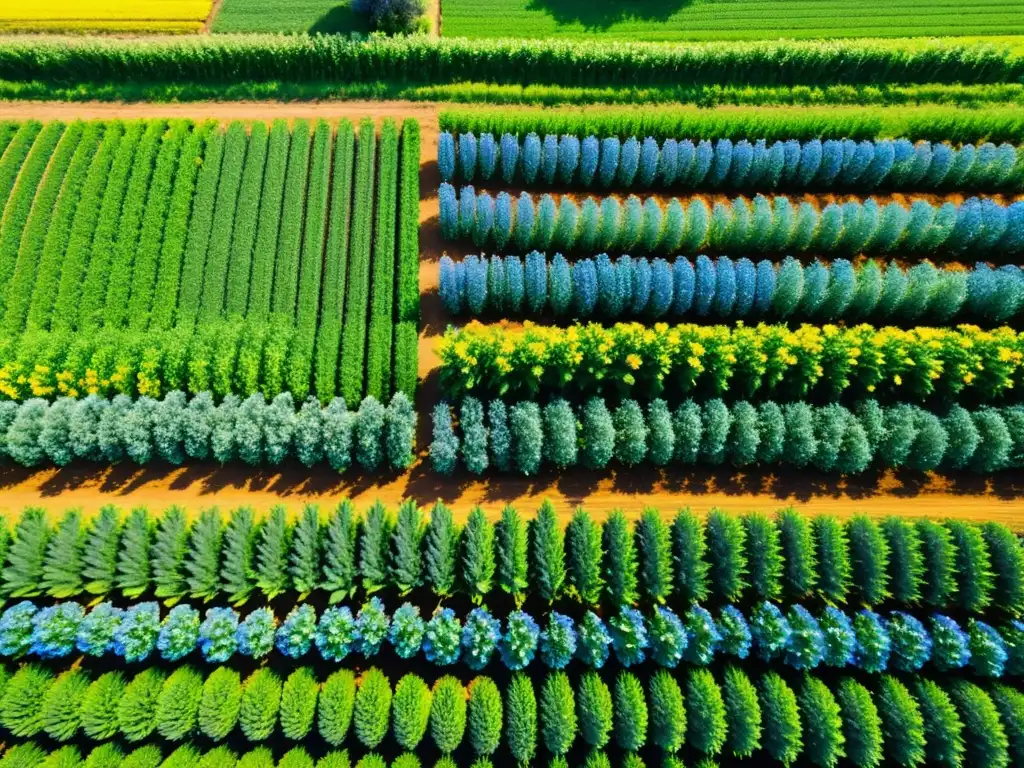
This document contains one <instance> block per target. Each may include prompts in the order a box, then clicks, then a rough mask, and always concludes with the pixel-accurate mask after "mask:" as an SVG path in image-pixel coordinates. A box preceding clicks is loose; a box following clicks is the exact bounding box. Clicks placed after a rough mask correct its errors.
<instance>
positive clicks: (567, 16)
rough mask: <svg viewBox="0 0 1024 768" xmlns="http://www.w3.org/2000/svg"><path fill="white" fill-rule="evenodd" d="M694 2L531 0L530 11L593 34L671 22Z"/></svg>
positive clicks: (660, 0) (674, 0)
mask: <svg viewBox="0 0 1024 768" xmlns="http://www.w3.org/2000/svg"><path fill="white" fill-rule="evenodd" d="M693 3H694V0H643V2H639V3H623V2H621V1H620V0H529V2H528V3H527V5H526V9H527V10H528V11H540V12H543V13H545V14H547V15H548V16H550V17H551V18H552V19H554V21H555V22H556V23H557V24H559V25H560V26H563V25H571V24H579V25H581V26H582V27H584V28H585V29H587V30H590V31H595V32H598V31H604V30H607V29H608V28H609V27H612V26H613V25H615V24H621V23H623V22H626V21H641V22H661V23H664V22H667V21H668V20H669V19H670V18H672V16H674V15H675V14H676V13H678V12H679V11H680V10H682V9H683V8H686V7H688V6H690V5H693Z"/></svg>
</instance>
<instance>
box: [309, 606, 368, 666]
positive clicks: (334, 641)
mask: <svg viewBox="0 0 1024 768" xmlns="http://www.w3.org/2000/svg"><path fill="white" fill-rule="evenodd" d="M316 648H317V650H318V651H319V652H320V655H321V656H322V657H323V658H324V659H325V660H326V661H341V660H342V659H344V658H346V657H347V656H348V655H349V654H350V653H353V652H355V651H357V650H358V649H359V626H358V624H357V623H356V619H355V617H354V616H353V615H352V610H351V609H350V608H349V607H348V606H347V605H346V606H343V607H340V608H339V607H337V606H331V607H330V608H328V609H327V610H325V611H324V612H323V614H322V615H321V616H320V621H319V623H318V624H317V628H316Z"/></svg>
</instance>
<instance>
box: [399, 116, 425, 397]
mask: <svg viewBox="0 0 1024 768" xmlns="http://www.w3.org/2000/svg"><path fill="white" fill-rule="evenodd" d="M400 174H401V175H400V176H399V179H398V284H397V287H396V290H397V292H398V293H397V296H398V298H397V312H396V315H395V318H396V322H395V390H396V391H398V392H404V393H405V394H406V396H407V397H409V398H410V399H412V398H413V397H414V396H415V394H416V382H417V379H418V377H419V327H420V124H419V123H418V122H416V121H415V120H406V121H405V123H403V124H402V159H401V167H400Z"/></svg>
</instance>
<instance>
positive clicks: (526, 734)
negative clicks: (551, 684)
mask: <svg viewBox="0 0 1024 768" xmlns="http://www.w3.org/2000/svg"><path fill="white" fill-rule="evenodd" d="M505 740H506V743H507V744H508V749H509V753H510V754H511V755H512V758H513V759H514V760H516V761H518V762H519V763H527V762H529V761H530V760H532V759H533V756H534V754H535V753H536V751H537V698H536V696H535V695H534V692H533V683H531V682H530V678H528V677H526V676H525V675H523V674H517V675H514V676H513V677H512V680H511V681H510V682H509V685H508V688H507V689H506V692H505Z"/></svg>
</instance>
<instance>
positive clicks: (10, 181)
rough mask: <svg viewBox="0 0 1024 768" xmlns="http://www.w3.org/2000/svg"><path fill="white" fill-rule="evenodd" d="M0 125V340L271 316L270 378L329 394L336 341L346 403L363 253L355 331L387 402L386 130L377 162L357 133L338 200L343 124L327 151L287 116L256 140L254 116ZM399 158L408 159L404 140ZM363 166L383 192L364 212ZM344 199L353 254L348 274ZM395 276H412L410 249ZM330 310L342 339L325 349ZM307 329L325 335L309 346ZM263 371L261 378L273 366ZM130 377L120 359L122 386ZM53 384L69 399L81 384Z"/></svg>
mask: <svg viewBox="0 0 1024 768" xmlns="http://www.w3.org/2000/svg"><path fill="white" fill-rule="evenodd" d="M4 126H7V127H4ZM0 128H3V133H0V138H4V137H6V138H7V140H8V144H9V146H8V148H7V150H5V151H4V153H3V155H2V158H0V189H3V188H5V187H4V185H5V180H7V183H6V187H9V194H7V198H8V202H7V203H5V205H4V206H3V216H2V219H0V274H3V275H5V277H6V285H5V286H4V287H2V288H0V325H2V327H3V328H4V329H5V330H6V331H7V335H8V337H9V338H8V344H9V345H13V346H17V347H19V348H21V349H22V351H25V349H26V347H25V346H24V345H22V343H21V342H22V339H16V338H15V337H19V336H20V335H22V334H23V333H27V334H28V335H30V336H33V338H36V340H37V341H32V342H27V344H28V346H33V345H35V344H37V342H39V340H40V339H44V340H43V341H41V342H39V343H42V344H43V345H44V346H45V345H46V344H49V343H50V342H51V341H52V340H53V337H50V336H47V335H46V334H47V333H49V332H50V331H57V332H59V334H60V337H61V338H63V339H65V341H67V342H68V343H71V344H78V345H79V347H80V350H81V349H82V348H81V344H85V343H87V342H86V341H85V339H87V338H90V337H91V335H92V334H94V333H95V332H96V331H97V330H99V329H101V328H103V329H108V330H119V329H123V328H126V327H127V328H129V329H130V330H132V331H136V332H138V333H140V334H143V335H145V334H146V333H148V332H150V331H152V332H168V333H171V334H172V336H173V335H174V334H175V333H176V332H178V331H179V330H180V332H181V333H184V334H186V335H187V334H190V333H191V332H192V331H191V329H192V327H193V326H195V325H196V323H199V324H200V325H206V324H208V323H217V322H219V321H221V320H222V319H223V318H225V317H234V318H240V319H242V320H246V319H249V320H252V321H254V322H256V323H259V324H263V323H266V322H267V321H270V320H271V318H273V322H274V324H275V327H278V324H279V323H280V322H282V321H287V322H288V323H290V324H292V325H296V326H297V328H298V329H299V333H298V334H297V335H295V336H293V337H292V336H290V334H291V331H288V334H289V338H290V341H289V344H288V352H289V357H288V359H287V360H286V361H284V363H283V365H285V368H286V373H285V380H284V382H283V383H278V384H277V385H276V386H277V387H278V388H280V387H282V386H283V387H286V388H289V390H290V391H292V392H293V393H294V394H295V395H296V396H297V397H299V398H300V399H302V398H304V397H305V396H306V394H308V392H309V387H310V386H311V384H312V379H313V376H312V369H313V367H314V358H315V359H316V366H317V368H318V369H320V371H321V372H323V373H324V375H323V381H322V382H320V383H318V384H317V385H316V386H317V390H316V391H317V394H318V395H319V396H320V397H321V398H323V399H324V401H326V400H327V399H330V397H332V396H333V395H334V394H335V393H336V391H337V387H338V381H337V374H338V367H339V366H338V354H339V352H338V350H339V347H344V348H345V349H351V351H352V355H353V356H354V357H353V359H352V361H351V363H350V365H351V366H352V374H353V376H352V377H351V379H350V385H351V386H350V389H349V390H347V394H348V396H349V398H350V399H351V400H352V402H353V407H354V406H355V405H357V404H358V402H359V401H360V400H361V399H362V396H363V394H364V388H365V387H366V386H368V385H367V383H366V382H365V381H364V379H365V375H364V362H365V361H366V360H367V344H366V330H367V328H366V327H367V320H368V317H367V315H368V309H369V304H370V295H371V290H370V284H369V280H370V274H371V271H370V269H371V254H373V253H374V246H375V245H376V252H377V253H378V254H379V255H380V259H378V260H376V261H373V264H374V269H373V273H372V274H373V276H374V277H373V280H374V283H373V290H372V295H373V297H374V298H373V314H374V318H375V319H374V320H373V322H372V323H371V325H372V335H373V338H374V339H376V340H377V341H376V342H375V343H374V344H373V345H372V350H373V351H372V354H371V356H370V357H371V362H372V366H371V367H372V368H373V371H374V375H373V376H372V377H371V378H370V379H369V382H371V385H372V388H373V391H375V392H378V391H379V392H381V393H384V392H387V393H388V394H390V392H391V390H392V376H391V371H392V369H393V363H392V354H393V348H392V339H393V334H394V330H393V319H394V316H395V303H396V297H395V283H396V260H395V255H394V254H395V243H396V237H397V234H396V227H397V207H396V206H397V205H398V201H397V193H398V147H399V141H398V136H397V131H396V128H395V125H394V123H393V122H390V123H386V124H385V126H384V129H383V134H382V139H381V140H382V142H384V146H386V147H387V152H385V153H383V154H382V157H384V158H385V160H386V161H385V162H384V163H382V164H381V166H380V168H379V169H378V168H377V165H376V162H375V148H376V136H375V130H374V125H373V122H372V121H370V120H368V121H367V122H366V124H365V128H364V134H363V136H362V138H361V157H362V158H363V161H362V163H361V165H360V170H361V172H362V173H363V174H364V175H363V176H360V177H359V178H360V179H364V180H365V182H366V183H362V184H359V183H357V185H356V191H355V199H353V192H352V175H353V173H352V171H353V169H352V156H353V151H352V142H353V138H352V129H351V124H349V123H347V122H346V123H344V124H343V127H342V128H341V129H340V134H339V135H340V138H339V144H338V146H337V152H336V151H335V144H334V142H335V131H334V129H333V126H331V125H330V124H328V123H327V122H325V121H320V122H318V123H317V124H316V126H315V130H311V126H310V125H309V123H308V122H304V121H298V122H297V123H296V125H295V126H294V129H293V130H292V131H290V130H289V128H288V125H287V124H286V123H285V122H283V121H280V122H278V123H275V124H274V126H273V129H272V130H270V131H269V132H268V130H267V126H266V124H264V123H255V124H253V125H252V126H251V128H250V127H248V126H246V125H245V124H243V123H241V122H235V123H232V124H231V125H230V126H228V127H227V129H226V130H222V129H220V128H217V127H216V126H215V125H214V124H212V123H205V124H200V125H193V124H192V123H190V122H188V121H184V120H174V121H170V122H169V123H168V122H167V121H161V120H154V121H139V122H132V123H121V122H111V123H104V122H90V121H86V122H76V123H73V124H72V125H70V127H65V126H64V125H63V124H59V123H51V124H49V125H47V126H45V127H43V126H41V125H39V124H25V126H23V127H17V126H15V125H14V124H7V123H4V124H2V125H0ZM414 155H415V158H414V159H415V160H416V161H417V163H418V147H417V148H416V150H415V152H414ZM332 163H333V164H334V166H335V168H334V172H333V173H332ZM413 171H415V172H418V164H417V165H415V166H414V167H413ZM378 173H379V174H380V181H381V184H380V189H381V194H382V195H383V196H384V199H383V200H382V201H381V202H380V203H379V204H376V205H375V200H374V191H375V179H376V176H375V175H376V174H378ZM358 180H359V179H357V181H358ZM417 197H418V196H417ZM414 202H416V204H417V206H418V200H416V201H414ZM353 205H355V208H356V211H357V212H358V213H357V218H356V223H355V225H354V226H353V240H352V250H353V253H355V254H357V256H354V257H353V259H352V260H351V263H350V260H349V259H348V249H349V216H350V211H351V209H352V207H353ZM417 213H418V211H417ZM375 221H376V240H375V241H374V239H373V237H374V222H375ZM406 237H407V238H408V235H406ZM413 237H415V233H413ZM325 250H327V252H328V254H329V255H328V257H326V258H325V256H324V254H325ZM411 267H412V270H413V271H415V269H416V267H417V263H416V255H415V254H413V256H412V262H411ZM409 268H410V265H409V264H407V265H406V270H407V271H408V270H409ZM349 270H352V275H348V274H347V273H348V271H349ZM115 276H116V277H115ZM324 283H326V288H325V287H324ZM346 288H349V289H350V290H348V291H347V290H346ZM346 296H347V297H348V298H349V301H348V306H347V307H345V308H344V309H343V303H344V299H345V298H346ZM343 311H345V312H346V313H347V315H348V319H350V320H351V321H352V326H353V333H352V334H350V336H351V338H349V339H347V340H346V341H344V343H339V342H341V341H342V338H341V337H342V330H341V329H342V322H341V320H342V312H343ZM324 320H326V321H327V322H328V323H329V325H330V328H328V330H327V331H325V332H324V333H323V334H319V338H320V341H318V329H319V325H320V323H321V322H322V321H324ZM413 330H414V329H413ZM37 332H43V334H44V335H43V336H41V337H36V336H34V335H33V334H36V333H37ZM346 333H347V331H346ZM414 333H415V331H414ZM69 334H70V335H69ZM76 334H77V335H76ZM151 338H156V337H151ZM8 348H9V349H10V348H11V346H9V347H8ZM164 353H165V350H158V351H156V352H154V353H153V354H155V355H157V356H160V355H163V354H164ZM19 354H21V353H20V352H19ZM61 354H64V353H61ZM86 354H88V355H92V352H91V351H90V352H88V353H86ZM122 357H123V356H122ZM342 357H343V358H345V357H346V356H344V355H343V356H342ZM22 361H23V362H27V361H28V358H27V357H24V358H22ZM38 362H40V363H42V362H43V361H41V360H40V361H38ZM267 364H268V365H270V366H271V367H272V368H275V370H277V369H279V368H280V366H281V365H282V363H281V361H276V360H275V361H270V362H269V363H267ZM344 365H346V364H343V366H344ZM414 369H415V367H414ZM138 370H139V369H138V368H137V367H136V364H135V363H134V362H132V363H127V368H126V369H125V371H126V374H127V376H128V378H129V379H131V378H133V377H134V376H135V375H136V374H137V373H138ZM100 378H102V375H100ZM342 379H343V380H345V377H344V376H343V377H342ZM139 385H141V386H142V391H145V390H146V387H147V385H146V384H144V383H141V384H140V382H135V383H133V384H131V385H130V386H131V387H135V386H139ZM90 386H91V385H88V386H87V387H86V389H88V388H89V387H90ZM105 386H106V385H101V389H102V388H103V387H105ZM70 390H78V391H83V390H81V387H80V385H72V386H71V387H70ZM70 390H69V391H70ZM55 391H56V390H55Z"/></svg>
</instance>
